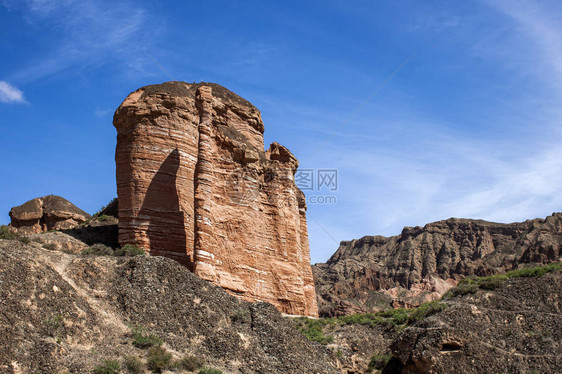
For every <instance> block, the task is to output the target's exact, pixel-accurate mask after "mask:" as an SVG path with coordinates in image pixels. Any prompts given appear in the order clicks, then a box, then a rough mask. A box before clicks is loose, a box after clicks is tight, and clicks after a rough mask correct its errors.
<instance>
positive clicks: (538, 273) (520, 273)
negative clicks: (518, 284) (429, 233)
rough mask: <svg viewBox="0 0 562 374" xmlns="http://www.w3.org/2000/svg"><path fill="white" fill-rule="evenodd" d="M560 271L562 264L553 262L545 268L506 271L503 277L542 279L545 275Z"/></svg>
mask: <svg viewBox="0 0 562 374" xmlns="http://www.w3.org/2000/svg"><path fill="white" fill-rule="evenodd" d="M560 270H562V263H560V262H555V263H552V264H548V265H546V266H538V267H534V268H525V269H517V270H512V271H508V272H507V273H506V274H505V275H507V277H508V278H522V277H542V276H543V275H545V274H547V273H552V272H554V271H560Z"/></svg>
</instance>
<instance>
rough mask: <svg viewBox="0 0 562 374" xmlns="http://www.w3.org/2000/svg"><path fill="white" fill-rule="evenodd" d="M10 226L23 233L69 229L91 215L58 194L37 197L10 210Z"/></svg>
mask: <svg viewBox="0 0 562 374" xmlns="http://www.w3.org/2000/svg"><path fill="white" fill-rule="evenodd" d="M10 218H11V223H10V226H12V227H14V228H16V229H17V230H18V231H20V232H23V233H28V234H31V233H40V232H44V231H49V230H64V229H71V228H73V227H76V226H78V225H79V224H81V223H83V222H86V221H87V220H88V219H90V218H91V216H90V215H89V214H88V213H86V212H84V211H83V210H81V209H79V208H78V207H76V206H75V205H74V204H72V203H71V202H70V201H68V200H66V199H65V198H62V197H60V196H55V195H48V196H43V197H38V198H35V199H32V200H29V201H27V202H25V203H24V204H22V205H19V206H16V207H13V208H12V209H11V210H10Z"/></svg>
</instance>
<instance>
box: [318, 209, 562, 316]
mask: <svg viewBox="0 0 562 374" xmlns="http://www.w3.org/2000/svg"><path fill="white" fill-rule="evenodd" d="M561 243H562V213H554V214H553V215H552V216H549V217H547V218H546V219H535V220H529V221H525V222H521V223H512V224H500V223H492V222H486V221H480V220H469V219H456V218H451V219H448V220H445V221H439V222H434V223H430V224H427V225H426V226H424V227H419V226H418V227H406V228H404V230H403V231H402V233H401V234H400V235H397V236H393V237H390V238H387V237H382V236H366V237H363V238H361V239H358V240H352V241H348V242H342V243H341V245H340V248H339V249H338V250H337V251H336V253H335V254H334V255H333V256H332V257H331V258H330V259H329V260H328V262H327V263H325V264H316V265H314V266H313V271H314V275H315V282H316V290H317V294H318V303H319V307H320V313H321V314H322V315H327V316H330V315H340V314H349V313H353V312H361V311H363V312H367V311H376V310H380V309H385V308H387V307H388V306H389V305H393V306H415V305H419V304H421V303H422V302H425V301H429V300H433V299H436V298H438V297H440V296H441V295H443V294H444V293H445V292H446V291H447V290H448V289H449V288H450V287H452V286H453V285H455V284H456V282H457V281H458V280H459V279H461V278H463V277H466V276H469V275H473V274H475V275H479V276H484V275H490V274H496V273H501V272H505V271H507V270H511V269H515V268H517V267H518V266H519V264H526V263H535V264H545V263H549V262H551V261H555V260H558V259H559V258H560V257H561V255H562V252H561Z"/></svg>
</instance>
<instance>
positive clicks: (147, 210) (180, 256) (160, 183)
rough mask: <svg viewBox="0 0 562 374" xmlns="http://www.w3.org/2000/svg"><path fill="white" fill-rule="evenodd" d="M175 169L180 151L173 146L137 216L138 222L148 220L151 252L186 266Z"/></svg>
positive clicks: (182, 218)
mask: <svg viewBox="0 0 562 374" xmlns="http://www.w3.org/2000/svg"><path fill="white" fill-rule="evenodd" d="M179 168H180V153H179V151H178V150H177V149H175V150H173V151H172V152H171V153H170V154H169V155H168V157H167V158H166V160H165V161H164V162H163V163H162V165H161V166H160V168H159V169H158V172H156V174H155V176H154V178H153V179H152V181H151V182H150V185H149V186H148V190H147V192H146V196H145V199H144V202H143V205H142V208H141V210H140V212H139V216H138V217H139V221H142V220H145V221H148V222H147V223H148V230H147V236H148V240H149V242H150V254H151V255H155V256H158V255H165V256H168V257H172V258H175V259H177V260H179V261H180V262H181V263H184V264H185V263H186V262H187V265H189V263H190V262H191V258H189V257H187V255H186V253H185V250H186V246H187V244H186V242H187V238H186V232H185V213H184V212H182V211H181V210H180V201H179V194H178V189H177V185H176V180H177V173H178V170H179ZM176 257H177V258H176Z"/></svg>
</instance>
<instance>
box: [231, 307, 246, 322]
mask: <svg viewBox="0 0 562 374" xmlns="http://www.w3.org/2000/svg"><path fill="white" fill-rule="evenodd" d="M250 318H251V316H250V311H248V310H245V309H238V310H237V311H236V312H234V313H233V314H232V315H231V316H230V320H231V321H232V322H240V323H244V322H249V321H250Z"/></svg>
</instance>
